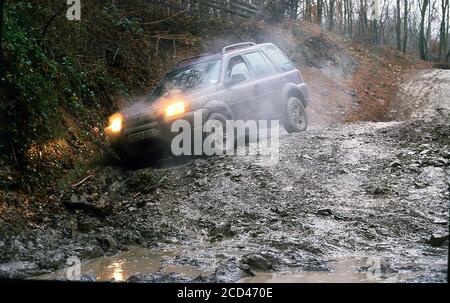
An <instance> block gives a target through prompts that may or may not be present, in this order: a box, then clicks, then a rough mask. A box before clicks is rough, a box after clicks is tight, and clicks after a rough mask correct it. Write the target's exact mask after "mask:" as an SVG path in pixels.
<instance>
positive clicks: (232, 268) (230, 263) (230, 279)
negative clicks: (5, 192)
mask: <svg viewBox="0 0 450 303" xmlns="http://www.w3.org/2000/svg"><path fill="white" fill-rule="evenodd" d="M247 275H248V274H246V273H245V272H243V271H242V270H241V268H240V267H239V266H238V265H237V263H236V258H231V259H228V260H226V261H224V262H222V263H220V264H219V266H218V267H217V268H216V270H215V271H214V273H213V274H212V280H213V281H214V282H218V283H234V282H237V281H239V280H240V279H241V278H242V277H244V276H247Z"/></svg>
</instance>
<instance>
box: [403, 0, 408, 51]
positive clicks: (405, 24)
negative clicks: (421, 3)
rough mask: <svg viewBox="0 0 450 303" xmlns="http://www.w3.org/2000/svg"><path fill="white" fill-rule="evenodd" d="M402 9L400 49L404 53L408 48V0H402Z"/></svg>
mask: <svg viewBox="0 0 450 303" xmlns="http://www.w3.org/2000/svg"><path fill="white" fill-rule="evenodd" d="M403 7H404V11H403V45H402V51H403V52H404V53H406V51H407V48H408V0H404V4H403Z"/></svg>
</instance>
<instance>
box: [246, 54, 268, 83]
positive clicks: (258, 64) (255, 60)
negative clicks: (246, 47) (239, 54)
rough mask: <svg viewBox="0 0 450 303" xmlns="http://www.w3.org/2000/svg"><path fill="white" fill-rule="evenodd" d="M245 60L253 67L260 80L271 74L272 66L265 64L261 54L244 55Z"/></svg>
mask: <svg viewBox="0 0 450 303" xmlns="http://www.w3.org/2000/svg"><path fill="white" fill-rule="evenodd" d="M245 58H247V60H248V61H249V62H250V65H251V66H252V67H253V70H254V71H255V74H256V77H257V78H262V77H266V76H270V75H271V74H273V69H272V66H271V65H270V64H269V62H267V60H266V59H265V58H264V55H263V54H262V53H261V52H254V53H250V54H246V55H245Z"/></svg>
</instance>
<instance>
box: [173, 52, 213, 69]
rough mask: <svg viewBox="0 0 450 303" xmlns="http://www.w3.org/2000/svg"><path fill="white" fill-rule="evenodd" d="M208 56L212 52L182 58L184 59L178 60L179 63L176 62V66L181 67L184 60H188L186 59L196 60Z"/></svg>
mask: <svg viewBox="0 0 450 303" xmlns="http://www.w3.org/2000/svg"><path fill="white" fill-rule="evenodd" d="M207 56H211V54H203V55H198V56H193V57H189V58H185V59H182V60H180V61H178V62H177V64H175V67H180V66H182V63H183V62H186V61H193V60H195V59H199V58H202V57H207Z"/></svg>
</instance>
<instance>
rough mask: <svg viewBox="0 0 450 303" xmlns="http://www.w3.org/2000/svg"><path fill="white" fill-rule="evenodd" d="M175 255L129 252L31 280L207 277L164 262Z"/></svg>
mask: <svg viewBox="0 0 450 303" xmlns="http://www.w3.org/2000/svg"><path fill="white" fill-rule="evenodd" d="M176 255H177V253H176V252H155V251H153V250H150V249H146V248H140V247H136V248H131V249H130V250H128V251H125V252H122V253H120V254H118V255H116V256H112V257H100V258H96V259H92V260H89V261H87V262H83V263H81V264H77V263H76V262H74V263H73V265H72V266H71V267H68V268H65V269H61V270H58V271H55V272H53V273H50V274H45V275H41V276H38V277H34V278H33V279H39V280H67V279H75V280H78V279H79V277H80V276H83V275H93V276H94V277H95V278H96V280H97V281H126V280H127V279H128V278H130V277H131V276H133V275H134V274H136V273H156V272H159V273H177V274H179V275H181V276H186V277H196V276H198V275H200V274H202V275H209V273H207V272H204V271H202V270H201V269H200V268H199V267H196V266H190V265H183V266H180V265H174V264H170V263H169V262H166V261H167V260H169V259H172V258H174V257H175V256H176Z"/></svg>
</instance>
